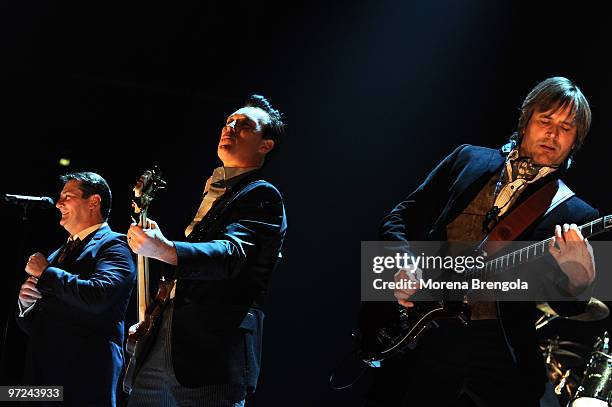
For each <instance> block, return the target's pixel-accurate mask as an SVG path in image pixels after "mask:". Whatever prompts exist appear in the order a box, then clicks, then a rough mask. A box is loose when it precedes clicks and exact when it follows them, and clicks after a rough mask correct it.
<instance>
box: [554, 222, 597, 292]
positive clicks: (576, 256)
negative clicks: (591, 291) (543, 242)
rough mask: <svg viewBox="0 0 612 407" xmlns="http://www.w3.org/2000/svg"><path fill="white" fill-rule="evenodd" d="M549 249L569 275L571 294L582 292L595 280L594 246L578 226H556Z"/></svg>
mask: <svg viewBox="0 0 612 407" xmlns="http://www.w3.org/2000/svg"><path fill="white" fill-rule="evenodd" d="M549 249H550V254H551V255H552V256H553V258H554V259H555V261H556V262H557V263H558V264H559V267H560V268H561V271H562V272H563V273H565V275H567V278H568V290H569V293H570V294H572V295H578V294H580V293H581V292H582V291H583V290H584V289H585V288H586V287H587V286H588V285H589V284H591V283H592V282H593V280H595V258H594V257H593V247H591V244H590V243H589V242H588V241H587V239H585V238H584V237H583V236H582V233H580V229H578V226H576V225H575V224H571V225H568V224H567V223H566V224H564V225H563V228H561V226H559V225H557V226H555V236H554V237H553V239H552V241H551V243H550V245H549Z"/></svg>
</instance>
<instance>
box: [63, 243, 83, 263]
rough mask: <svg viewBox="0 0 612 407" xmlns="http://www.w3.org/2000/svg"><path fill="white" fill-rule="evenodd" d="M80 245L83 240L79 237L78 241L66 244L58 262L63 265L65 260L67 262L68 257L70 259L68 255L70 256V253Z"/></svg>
mask: <svg viewBox="0 0 612 407" xmlns="http://www.w3.org/2000/svg"><path fill="white" fill-rule="evenodd" d="M79 243H81V239H79V238H78V237H77V238H76V239H70V240H68V243H66V245H65V246H64V248H63V249H62V253H61V254H60V256H59V258H58V259H57V262H58V263H61V262H63V261H64V260H66V257H68V255H70V253H71V252H72V251H73V250H74V249H75V248H76V247H77V246H78V245H79Z"/></svg>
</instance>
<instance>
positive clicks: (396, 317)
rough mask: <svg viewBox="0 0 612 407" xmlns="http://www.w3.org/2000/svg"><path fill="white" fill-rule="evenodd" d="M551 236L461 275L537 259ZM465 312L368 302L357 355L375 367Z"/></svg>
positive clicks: (611, 224)
mask: <svg viewBox="0 0 612 407" xmlns="http://www.w3.org/2000/svg"><path fill="white" fill-rule="evenodd" d="M610 228H612V215H608V216H604V217H601V218H599V219H596V220H594V221H592V222H589V223H587V224H584V225H582V226H580V228H579V229H580V232H581V233H582V235H583V236H584V237H585V238H588V237H591V236H595V235H598V234H600V233H603V232H606V231H607V230H608V229H610ZM552 239H553V238H552V237H551V238H549V239H546V240H543V241H541V242H537V243H534V244H531V245H529V246H527V247H524V248H522V249H520V250H516V251H513V252H511V253H508V254H504V255H502V256H499V257H496V258H494V259H492V260H489V261H486V262H485V265H484V267H483V268H481V269H477V270H475V269H470V270H466V271H465V276H464V277H465V278H466V279H467V280H466V281H469V279H470V278H476V277H478V276H481V275H482V274H485V275H487V276H491V275H497V274H500V273H502V272H504V271H506V270H509V269H512V268H515V267H517V266H520V265H523V264H526V263H528V262H530V261H532V260H536V259H539V258H541V257H543V256H544V255H545V254H546V253H548V247H549V244H550V243H551V241H552ZM492 243H497V242H492ZM485 254H486V253H485ZM491 254H493V253H488V255H489V256H490V255H491ZM468 313H469V309H468V306H467V303H466V302H465V301H464V302H458V301H455V302H444V301H414V307H412V308H409V309H407V308H405V307H403V306H401V305H399V304H397V303H396V302H379V303H372V306H370V307H365V308H364V310H363V312H362V317H361V320H360V322H359V331H358V333H356V334H354V336H355V337H356V339H357V340H358V344H359V353H360V358H361V359H362V360H363V361H364V362H365V363H366V364H368V365H369V366H371V367H379V366H380V362H381V361H382V360H384V359H387V358H390V357H392V356H395V355H397V354H399V353H403V352H405V351H407V350H409V349H414V348H415V347H416V346H417V344H418V341H419V339H420V338H421V337H422V336H423V334H424V333H425V332H426V331H428V330H429V329H432V328H436V327H437V326H439V322H440V321H443V320H454V321H458V322H461V323H467V320H468V319H469V314H468Z"/></svg>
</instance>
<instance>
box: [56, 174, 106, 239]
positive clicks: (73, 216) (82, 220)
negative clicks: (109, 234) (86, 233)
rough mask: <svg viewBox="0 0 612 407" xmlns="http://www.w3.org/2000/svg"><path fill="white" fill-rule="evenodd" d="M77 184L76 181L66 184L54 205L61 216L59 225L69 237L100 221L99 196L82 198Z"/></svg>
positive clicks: (81, 192)
mask: <svg viewBox="0 0 612 407" xmlns="http://www.w3.org/2000/svg"><path fill="white" fill-rule="evenodd" d="M79 184H80V182H79V181H76V180H70V181H68V182H66V184H65V185H64V188H63V189H62V192H60V197H59V199H58V201H57V203H56V204H55V206H56V207H57V209H59V211H60V212H61V214H62V218H61V219H60V225H62V226H63V227H64V229H66V230H67V231H68V233H70V234H71V235H74V234H75V233H79V232H80V231H82V230H84V229H87V228H88V227H90V226H93V225H95V224H97V223H99V221H101V220H100V218H101V215H100V196H99V195H96V194H94V195H91V196H90V197H89V198H83V191H81V189H80V188H79Z"/></svg>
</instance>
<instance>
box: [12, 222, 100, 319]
mask: <svg viewBox="0 0 612 407" xmlns="http://www.w3.org/2000/svg"><path fill="white" fill-rule="evenodd" d="M107 225H108V224H107V223H106V222H102V223H98V224H95V225H92V226H90V227H88V228H85V229H83V230H81V231H80V232H78V233H75V234H74V235H72V236H70V237H69V238H68V240H67V243H70V242H72V241H74V240H76V239H78V240H80V241H83V240H85V238H86V237H87V236H89V235H91V234H92V233H94V232H96V231H97V230H98V229H100V228H101V227H103V226H107ZM17 305H18V306H19V316H20V317H24V316H25V315H26V314H27V313H28V312H30V311H31V310H32V309H33V308H34V305H36V301H34V303H32V304H31V305H30V306H29V307H27V308H24V307H23V306H22V305H21V301H19V299H18V300H17Z"/></svg>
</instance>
